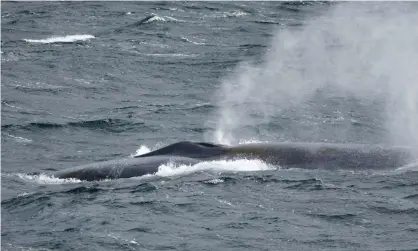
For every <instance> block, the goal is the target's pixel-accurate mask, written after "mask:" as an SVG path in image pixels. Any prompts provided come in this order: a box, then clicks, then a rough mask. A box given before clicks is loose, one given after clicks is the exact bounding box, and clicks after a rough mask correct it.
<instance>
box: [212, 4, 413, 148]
mask: <svg viewBox="0 0 418 251" xmlns="http://www.w3.org/2000/svg"><path fill="white" fill-rule="evenodd" d="M327 8H328V9H327V10H326V11H325V12H324V13H323V14H322V15H321V16H319V17H314V18H312V19H311V20H307V21H306V22H305V23H306V25H304V26H303V27H297V28H295V27H290V26H283V27H281V28H280V29H279V30H278V31H277V33H276V35H275V37H274V39H273V40H272V42H271V46H270V48H269V49H268V50H267V52H266V54H265V55H264V56H263V58H262V62H261V63H257V64H255V63H251V62H244V63H242V64H240V65H238V66H237V67H236V69H235V70H234V71H233V73H232V74H230V75H229V76H227V77H226V78H225V79H224V80H223V82H222V85H221V88H220V90H219V94H218V99H219V106H220V108H219V110H218V111H217V112H216V114H214V117H215V118H216V126H215V132H214V134H213V135H206V136H207V137H208V140H213V141H216V142H219V143H226V144H229V143H236V142H237V141H239V140H240V139H241V140H242V139H249V138H256V139H257V138H258V139H260V137H261V136H262V134H263V132H260V130H261V129H260V125H262V124H267V125H269V123H277V118H276V117H278V116H281V114H283V111H285V110H286V109H290V108H292V109H293V108H294V107H297V108H303V107H307V108H309V109H319V108H314V106H312V105H307V102H308V101H312V100H315V99H318V97H317V95H322V96H321V98H319V100H315V103H321V104H322V106H326V105H327V104H329V100H331V99H332V100H333V102H335V100H337V102H340V103H338V105H340V106H341V107H343V108H344V109H345V110H344V111H338V110H337V109H336V108H335V107H330V108H328V109H332V110H331V111H327V112H328V113H330V112H331V113H332V112H335V113H337V112H339V113H340V117H341V121H339V125H340V126H339V129H338V132H337V133H336V135H335V136H333V137H335V138H334V139H329V140H338V141H340V142H344V141H347V140H350V138H348V137H349V136H347V134H345V133H346V132H347V131H356V130H355V128H354V129H353V123H351V122H350V120H345V119H344V118H345V117H349V116H350V115H349V114H348V113H349V107H350V106H352V104H351V103H349V102H348V101H347V100H351V98H355V99H356V100H358V103H359V104H360V105H362V106H363V107H362V109H358V110H356V112H369V113H367V114H364V116H365V117H368V118H369V120H372V119H376V120H377V122H375V121H374V122H373V123H374V124H375V125H383V127H385V129H386V131H387V132H384V133H383V134H384V135H378V136H377V137H379V138H381V141H382V142H391V143H393V144H396V145H407V146H412V147H417V148H418V84H417V83H416V81H417V79H418V72H417V71H416V65H418V28H417V27H418V26H417V25H416V24H417V23H418V11H417V7H416V6H414V5H413V4H411V3H406V2H390V3H384V2H365V3H360V2H352V3H338V4H334V5H331V6H328V7H327ZM372 104H373V105H374V107H378V108H379V109H377V108H376V111H374V110H371V108H370V106H371V105H372ZM381 108H382V109H381ZM373 109H374V108H373ZM372 111H373V114H371V116H373V118H370V113H371V112H372ZM303 112H305V113H303ZM321 112H323V111H319V110H306V109H299V110H297V109H296V110H295V112H294V113H293V114H292V116H294V118H298V120H293V121H292V123H293V125H297V124H302V123H306V122H307V121H310V120H313V119H314V118H321V117H323V116H325V113H324V114H321ZM302 115H303V116H302ZM380 120H381V121H380ZM366 123H368V121H366ZM370 123H371V122H370ZM317 124H318V126H311V127H302V128H301V129H297V128H295V127H293V128H292V129H293V131H292V134H293V135H297V136H298V137H297V138H298V139H300V140H305V139H306V138H309V136H311V135H315V134H316V133H318V131H319V128H324V122H323V120H320V119H318V122H317ZM315 125H316V124H315ZM274 133H275V134H277V133H278V132H274ZM282 133H286V132H282ZM275 136H277V135H275ZM279 136H280V138H281V139H283V138H287V137H286V136H287V135H284V136H283V135H279Z"/></svg>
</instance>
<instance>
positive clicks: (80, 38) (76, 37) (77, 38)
mask: <svg viewBox="0 0 418 251" xmlns="http://www.w3.org/2000/svg"><path fill="white" fill-rule="evenodd" d="M93 38H95V36H93V35H67V36H61V37H58V36H53V37H49V38H46V39H23V41H25V42H28V43H41V44H51V43H73V42H77V41H86V40H89V39H93Z"/></svg>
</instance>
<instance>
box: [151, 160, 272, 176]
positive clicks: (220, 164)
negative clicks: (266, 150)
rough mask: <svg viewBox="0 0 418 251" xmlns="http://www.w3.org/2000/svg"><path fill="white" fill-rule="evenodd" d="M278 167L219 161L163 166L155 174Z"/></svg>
mask: <svg viewBox="0 0 418 251" xmlns="http://www.w3.org/2000/svg"><path fill="white" fill-rule="evenodd" d="M275 169H276V167H274V166H270V165H268V164H266V163H264V162H263V161H261V160H249V159H240V160H217V161H208V162H201V163H198V164H196V165H180V166H176V165H175V164H172V163H171V164H167V165H161V166H160V167H159V169H158V172H157V173H156V174H155V175H157V176H161V177H168V176H178V175H187V174H190V173H195V172H201V171H214V172H254V171H267V170H275Z"/></svg>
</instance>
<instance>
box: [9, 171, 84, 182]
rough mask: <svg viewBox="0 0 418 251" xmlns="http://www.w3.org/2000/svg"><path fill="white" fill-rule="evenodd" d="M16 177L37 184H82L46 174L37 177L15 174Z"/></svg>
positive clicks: (77, 180) (75, 180)
mask: <svg viewBox="0 0 418 251" xmlns="http://www.w3.org/2000/svg"><path fill="white" fill-rule="evenodd" d="M16 176H17V177H19V178H21V179H23V180H25V181H29V182H35V183H38V184H68V183H80V182H82V181H81V180H79V179H73V178H71V179H60V178H56V177H54V176H50V175H46V174H39V175H31V174H25V173H17V174H16Z"/></svg>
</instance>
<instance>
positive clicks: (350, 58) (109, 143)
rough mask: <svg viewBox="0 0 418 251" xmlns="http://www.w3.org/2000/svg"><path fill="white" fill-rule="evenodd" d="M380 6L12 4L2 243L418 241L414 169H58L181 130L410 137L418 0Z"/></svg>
mask: <svg viewBox="0 0 418 251" xmlns="http://www.w3.org/2000/svg"><path fill="white" fill-rule="evenodd" d="M380 5H383V4H382V3H368V4H367V3H363V4H361V3H359V4H358V5H357V6H356V8H359V9H356V8H354V9H356V10H365V9H367V11H365V12H364V13H367V14H368V15H364V16H361V15H362V14H364V13H363V12H361V11H352V10H353V8H351V7H347V6H345V5H344V4H343V3H336V4H330V3H303V2H297V3H282V2H253V3H251V2H218V3H217V2H161V3H160V2H123V3H119V2H45V3H44V2H31V3H29V2H2V4H1V16H2V17H1V32H2V34H1V91H2V92H1V104H2V108H1V109H2V110H1V111H2V116H1V120H2V122H1V145H2V155H1V183H2V184H1V190H2V191H1V217H2V218H1V220H2V224H1V227H2V230H1V248H2V250H213V249H219V250H417V249H418V238H417V236H418V235H417V233H418V172H417V168H416V165H415V166H412V167H393V169H391V170H368V169H364V170H360V171H359V170H356V171H354V170H339V169H338V168H336V170H334V171H329V170H328V171H325V170H321V169H320V168H314V169H311V170H304V169H295V168H291V169H287V168H283V167H279V166H270V165H267V164H265V163H263V162H261V161H257V160H245V159H242V160H236V161H214V162H209V163H201V164H198V165H195V166H172V165H163V166H161V167H160V171H159V172H158V173H157V174H156V175H151V176H147V177H138V178H131V179H120V180H111V181H97V182H81V181H78V180H60V179H57V178H54V177H52V176H51V175H50V173H51V172H52V171H54V170H60V169H63V168H68V167H73V166H77V165H81V164H85V163H91V162H95V161H102V160H110V159H116V158H121V157H127V156H132V155H134V154H137V153H140V152H146V151H149V150H150V149H155V148H157V147H159V146H163V145H167V144H170V143H173V142H176V141H179V140H193V141H195V140H196V141H197V140H198V141H202V140H206V141H218V142H219V141H224V142H248V141H269V142H275V141H284V140H288V141H315V142H317V141H327V142H330V141H331V142H341V143H346V142H356V143H396V144H401V143H402V144H403V143H405V144H406V143H409V141H411V142H413V141H414V140H415V139H417V137H416V136H417V135H418V133H416V134H414V133H413V132H417V131H416V128H415V127H414V126H409V125H414V123H413V122H414V121H415V120H413V119H415V118H417V115H416V111H418V109H415V108H416V107H417V106H414V105H415V104H416V103H414V102H415V101H416V100H418V99H415V97H417V95H418V89H417V88H416V86H417V85H415V82H414V81H416V75H415V72H416V69H415V67H416V64H415V63H417V58H418V53H417V52H418V49H417V47H416V45H417V44H418V43H416V42H417V41H418V39H417V36H416V35H414V34H415V32H414V31H413V29H414V27H415V28H416V22H415V21H416V20H417V19H416V17H417V16H416V14H414V13H416V12H413V10H415V9H416V8H417V6H416V4H415V5H414V4H411V5H408V6H407V7H405V6H400V7H399V6H398V5H397V4H396V3H392V4H388V5H386V6H384V9H386V10H389V11H388V12H382V11H381V9H382V8H381V6H380ZM398 7H399V8H398ZM336 8H338V11H337V12H334V10H335V9H336ZM395 10H396V11H395ZM411 10H412V11H411ZM408 11H411V12H413V13H412V14H411V12H408ZM330 13H331V14H330ZM335 13H336V14H335ZM359 13H360V14H359ZM369 14H370V15H369ZM369 16H377V17H378V18H377V19H367V18H364V17H369ZM357 17H360V18H357ZM362 17H363V18H362ZM317 20H321V22H325V24H324V26H323V25H322V23H320V22H319V23H318V21H317ZM341 20H342V21H341ZM347 20H349V22H348V21H347ZM320 24H321V25H320ZM330 24H332V25H334V24H335V27H337V28H335V29H329V26H326V25H330ZM327 27H328V28H327ZM321 34H322V35H321ZM244 62H250V63H249V64H250V66H248V65H247V66H245V65H244V66H243V65H242V64H243V63H244ZM246 67H247V68H246ZM336 83H338V84H336ZM370 83H373V84H370ZM325 84H327V85H325ZM386 87H387V88H386ZM406 94H407V95H406ZM402 95H405V96H402ZM399 97H403V98H399ZM394 100H396V101H397V102H394ZM403 101H405V103H403ZM406 104H408V106H407V105H406ZM411 104H412V105H411ZM400 108H402V109H400ZM414 109H415V110H414ZM394 111H396V112H394ZM388 114H389V115H388ZM392 115H393V116H395V117H391V116H392ZM396 116H399V117H396ZM398 122H399V123H398ZM407 125H408V126H407ZM412 139H413V140H412ZM408 140H409V141H408Z"/></svg>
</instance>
